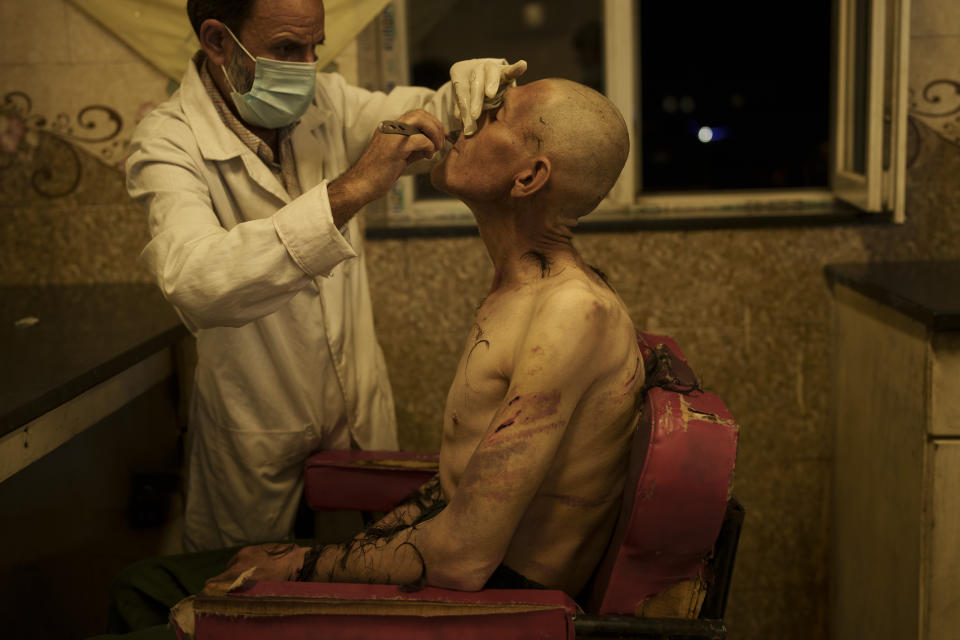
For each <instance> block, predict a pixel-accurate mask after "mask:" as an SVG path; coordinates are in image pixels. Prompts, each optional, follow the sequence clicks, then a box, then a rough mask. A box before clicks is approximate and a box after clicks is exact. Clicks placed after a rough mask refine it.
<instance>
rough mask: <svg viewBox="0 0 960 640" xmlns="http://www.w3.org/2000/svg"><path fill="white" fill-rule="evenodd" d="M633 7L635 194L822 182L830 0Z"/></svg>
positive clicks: (649, 1) (648, 0)
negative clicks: (637, 110)
mask: <svg viewBox="0 0 960 640" xmlns="http://www.w3.org/2000/svg"><path fill="white" fill-rule="evenodd" d="M638 13H639V21H640V25H639V33H640V43H639V45H640V46H639V48H638V51H639V52H640V61H641V65H642V66H641V71H640V84H641V89H640V93H641V109H642V111H641V127H640V129H641V130H640V136H641V144H642V149H641V156H642V161H641V163H640V164H639V166H640V171H641V176H640V180H641V185H642V188H643V191H644V192H650V191H673V190H684V191H686V190H700V189H748V188H781V187H807V186H826V184H827V166H828V150H829V147H828V144H829V143H828V140H829V82H830V20H831V2H830V0H804V2H790V3H780V2H770V1H769V0H765V1H762V2H761V1H757V0H751V1H749V2H683V1H677V2H663V1H658V0H644V1H641V2H640V11H639V12H638Z"/></svg>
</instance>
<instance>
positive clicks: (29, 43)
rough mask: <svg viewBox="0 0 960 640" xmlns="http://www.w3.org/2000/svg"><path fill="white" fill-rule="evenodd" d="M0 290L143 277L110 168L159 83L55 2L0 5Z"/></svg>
mask: <svg viewBox="0 0 960 640" xmlns="http://www.w3.org/2000/svg"><path fill="white" fill-rule="evenodd" d="M0 69H2V72H0V283H2V284H16V283H24V284H27V283H42V282H97V281H123V280H130V279H143V278H144V277H145V274H143V273H142V272H140V271H139V270H138V269H137V267H136V264H135V261H136V257H137V255H138V253H139V246H140V245H142V244H143V243H144V242H145V239H146V236H145V233H146V227H145V224H144V220H143V216H142V214H141V213H140V212H139V211H138V210H137V208H136V207H135V206H134V205H132V204H131V203H130V202H129V199H128V198H127V197H126V192H125V191H124V189H123V177H122V175H121V173H120V172H119V171H116V170H115V169H111V168H108V167H109V166H111V165H113V166H116V165H117V164H118V163H120V162H122V159H123V152H124V147H125V143H126V141H127V140H129V137H130V134H131V132H132V130H133V127H134V126H135V124H136V121H137V118H138V117H139V116H140V115H141V114H142V113H144V111H145V110H146V109H149V108H150V106H152V105H153V104H154V103H156V102H158V101H161V100H164V99H165V98H166V96H167V92H166V87H167V79H166V78H165V77H163V76H162V75H161V74H160V73H158V72H157V71H155V70H153V68H151V67H150V66H148V65H146V64H145V63H144V62H143V60H141V59H140V58H139V57H138V56H137V55H136V54H135V53H133V52H132V51H130V50H129V49H128V48H127V47H126V46H124V45H123V44H121V43H120V42H119V41H118V40H117V39H116V38H113V37H111V36H108V35H107V34H106V33H105V32H104V30H103V29H101V28H100V27H99V25H97V24H96V23H95V22H93V21H92V20H90V19H89V18H88V17H87V16H86V15H84V14H83V13H81V12H80V11H79V10H77V9H75V8H74V7H72V6H71V5H68V4H67V3H65V2H64V1H63V0H5V1H4V2H0Z"/></svg>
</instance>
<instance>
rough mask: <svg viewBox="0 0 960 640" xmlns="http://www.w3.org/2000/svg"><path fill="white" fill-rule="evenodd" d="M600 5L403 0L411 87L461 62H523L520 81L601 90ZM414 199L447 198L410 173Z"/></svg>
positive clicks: (555, 0)
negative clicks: (557, 81)
mask: <svg viewBox="0 0 960 640" xmlns="http://www.w3.org/2000/svg"><path fill="white" fill-rule="evenodd" d="M601 10H602V7H601V2H600V0H550V1H549V2H548V1H541V2H518V1H517V0H407V34H408V43H409V45H408V51H409V56H410V80H411V82H412V84H414V85H418V86H426V87H432V88H437V87H439V86H440V85H441V84H443V83H444V82H446V81H447V80H448V79H449V77H450V75H449V71H450V65H452V64H453V63H454V62H456V61H458V60H464V59H467V58H487V57H497V58H506V59H507V60H509V61H510V62H515V61H517V60H521V59H522V60H526V61H527V62H528V63H529V67H528V71H527V73H526V74H525V75H524V76H523V78H521V82H524V83H526V82H532V81H534V80H538V79H541V78H551V77H562V78H569V79H571V80H577V81H578V82H583V83H584V84H587V85H590V86H592V87H594V88H595V89H597V90H598V91H601V92H602V91H603V76H604V73H603V26H602V24H601ZM416 185H417V187H416V191H417V197H418V198H431V197H447V196H446V194H440V193H438V192H436V191H435V190H434V189H433V188H432V187H431V186H430V178H429V176H417V179H416Z"/></svg>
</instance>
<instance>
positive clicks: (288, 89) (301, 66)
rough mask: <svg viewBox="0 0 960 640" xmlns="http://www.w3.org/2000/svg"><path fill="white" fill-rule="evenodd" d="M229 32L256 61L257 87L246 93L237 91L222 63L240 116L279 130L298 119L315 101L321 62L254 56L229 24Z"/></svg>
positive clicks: (221, 67)
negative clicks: (288, 60)
mask: <svg viewBox="0 0 960 640" xmlns="http://www.w3.org/2000/svg"><path fill="white" fill-rule="evenodd" d="M227 32H228V33H229V34H230V37H232V38H233V40H234V42H236V43H237V45H238V46H239V47H240V48H241V49H243V52H244V53H245V54H247V56H249V57H250V59H251V60H253V61H254V63H255V64H256V67H255V70H254V75H253V86H251V87H250V90H249V91H247V92H246V93H239V92H238V91H237V89H236V87H234V86H233V82H231V80H230V75H229V74H228V73H227V70H226V69H224V68H223V65H220V69H221V70H222V71H223V75H224V76H226V78H227V84H229V85H230V90H231V93H230V98H231V99H232V100H233V104H234V106H236V107H237V113H239V114H240V117H241V118H242V119H243V120H244V122H246V123H248V124H252V125H254V126H258V127H264V128H266V129H279V128H281V127H286V126H287V125H290V124H293V123H294V122H296V121H297V120H298V119H299V118H300V116H302V115H303V114H304V113H305V112H306V111H307V107H309V106H310V102H311V101H312V100H313V96H314V88H315V86H316V81H317V63H316V62H285V61H283V60H271V59H269V58H254V57H253V56H252V55H250V52H249V51H247V49H246V47H244V46H243V45H242V44H240V40H238V39H237V36H235V35H233V31H231V30H230V28H229V27H228V28H227Z"/></svg>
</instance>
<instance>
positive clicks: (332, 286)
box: [127, 0, 526, 551]
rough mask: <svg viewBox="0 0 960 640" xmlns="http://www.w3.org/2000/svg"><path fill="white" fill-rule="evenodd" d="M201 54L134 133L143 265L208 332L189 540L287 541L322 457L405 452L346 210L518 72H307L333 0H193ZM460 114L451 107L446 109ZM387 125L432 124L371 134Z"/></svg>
mask: <svg viewBox="0 0 960 640" xmlns="http://www.w3.org/2000/svg"><path fill="white" fill-rule="evenodd" d="M187 10H188V14H189V15H190V18H191V22H192V24H193V27H194V29H195V30H196V32H197V35H198V37H199V39H200V43H201V46H202V51H200V52H198V53H197V55H196V56H195V57H194V60H193V63H192V64H190V65H189V68H188V69H187V72H186V74H185V75H184V78H183V81H182V84H181V87H180V90H179V91H178V92H177V93H176V94H174V95H173V97H172V98H171V99H170V100H169V101H167V102H166V103H164V104H162V105H160V106H159V107H158V108H157V109H156V110H155V111H154V112H152V113H151V114H150V115H149V116H147V117H146V118H145V119H144V120H143V122H141V124H140V125H139V127H138V128H137V131H136V134H135V136H134V139H133V143H132V149H133V151H132V154H131V156H130V158H129V160H128V162H127V186H128V190H129V192H130V194H131V195H132V196H133V197H134V198H135V199H136V200H137V201H138V202H140V203H141V204H142V205H143V206H144V207H145V208H146V210H147V211H148V213H149V225H150V234H151V238H152V239H151V240H150V242H149V244H148V245H147V246H146V248H145V249H144V250H143V253H142V256H141V259H142V260H143V262H144V264H145V265H146V266H147V268H148V269H149V271H150V272H151V273H152V274H153V276H154V277H155V278H156V281H157V283H158V284H159V286H160V288H161V290H162V291H163V294H164V295H165V296H166V298H167V299H168V300H169V301H170V302H171V303H172V304H173V305H174V306H175V307H176V309H177V310H178V312H179V313H180V315H181V317H182V318H183V320H184V322H185V323H186V325H187V327H188V328H189V329H190V330H191V331H192V332H193V333H194V335H195V336H196V338H197V349H198V365H197V369H196V381H195V388H194V394H193V399H192V406H191V407H190V414H189V429H188V434H189V435H188V451H189V459H188V469H187V479H188V480H187V503H186V518H185V531H184V546H185V548H186V549H187V550H191V551H193V550H201V549H213V548H222V547H228V546H233V545H238V544H243V543H251V542H257V541H263V540H277V539H282V538H284V537H286V536H289V535H290V533H291V529H292V526H293V522H294V519H295V516H296V512H297V507H298V504H299V501H300V496H301V491H302V462H303V460H304V459H305V457H306V456H307V455H308V454H309V453H310V452H311V451H313V450H316V449H320V448H324V449H346V448H349V447H351V445H352V444H353V445H356V446H360V447H361V448H365V449H390V448H396V446H397V438H396V422H395V417H394V409H393V399H392V395H391V391H390V384H389V381H388V379H387V372H386V369H385V365H384V360H383V355H382V353H381V351H380V347H379V345H378V344H377V341H376V337H375V335H374V325H373V315H372V310H371V303H370V295H369V291H368V285H367V273H366V268H367V267H366V264H365V261H364V257H363V248H362V237H361V232H360V228H359V226H358V224H357V221H356V219H355V218H354V217H353V216H354V214H355V213H356V212H357V211H358V210H359V209H360V208H361V207H363V206H364V205H365V204H367V203H369V202H371V201H373V200H375V199H377V198H379V197H381V196H383V195H385V194H386V192H387V191H388V190H389V188H390V187H391V185H392V184H393V183H394V182H395V181H396V179H397V177H398V176H399V175H400V173H401V172H402V171H403V170H404V169H405V168H406V167H407V165H408V164H410V163H411V162H413V161H416V160H419V159H422V158H428V157H431V156H432V155H433V154H434V152H435V151H437V150H439V149H440V147H441V146H442V144H443V136H444V134H445V133H446V131H447V130H448V129H454V128H460V127H461V123H460V122H459V121H458V120H457V119H456V117H455V116H454V112H455V111H456V112H457V113H458V114H459V115H460V116H461V117H462V121H463V122H462V126H463V129H464V133H465V134H469V133H472V132H473V130H475V128H476V125H475V119H476V118H477V117H478V116H479V114H480V110H481V104H482V102H483V99H484V96H485V95H486V96H488V97H492V96H493V95H494V94H496V93H497V91H498V90H499V88H500V85H501V83H510V82H512V81H513V80H514V79H515V78H516V77H517V76H519V75H520V74H522V73H523V71H524V69H525V68H526V65H525V63H523V62H522V61H521V62H518V63H516V64H514V65H506V64H505V61H501V60H491V59H482V60H469V61H463V62H459V63H457V64H455V65H454V66H453V68H452V69H451V75H452V77H453V81H454V82H453V83H452V84H453V85H455V86H456V87H457V88H456V90H454V88H453V86H451V84H450V83H448V84H447V85H445V86H444V87H443V88H441V89H440V90H439V91H437V92H434V91H431V90H427V89H418V88H409V87H404V88H397V89H395V90H393V91H392V92H391V93H390V94H389V95H388V94H383V93H377V92H369V91H365V90H362V89H359V88H356V87H352V86H349V85H348V84H347V83H346V82H345V81H344V79H343V78H342V77H340V76H339V75H336V74H325V73H320V74H318V73H316V62H315V60H316V57H315V56H314V48H315V47H316V46H318V45H320V44H322V42H323V38H324V13H323V2H322V0H242V1H238V0H189V2H188V3H187ZM455 103H456V105H457V108H456V109H455V107H454V105H455ZM384 119H400V120H402V121H404V122H407V123H409V124H412V125H414V126H416V127H419V128H420V129H421V130H423V132H424V134H423V135H413V136H402V135H387V134H383V133H378V132H376V128H377V125H378V123H379V122H380V121H382V120H384Z"/></svg>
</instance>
